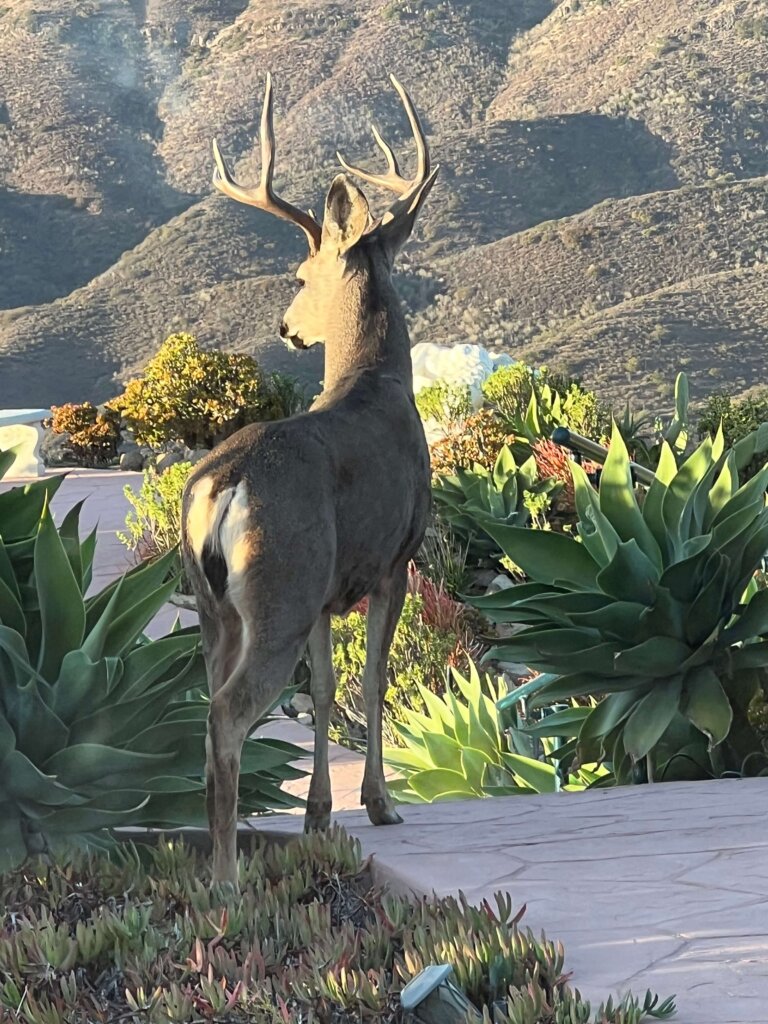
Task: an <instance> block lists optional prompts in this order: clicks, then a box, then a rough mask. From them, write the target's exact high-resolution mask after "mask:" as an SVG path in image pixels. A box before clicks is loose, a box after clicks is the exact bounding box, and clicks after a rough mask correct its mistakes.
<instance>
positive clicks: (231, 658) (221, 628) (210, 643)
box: [198, 601, 242, 834]
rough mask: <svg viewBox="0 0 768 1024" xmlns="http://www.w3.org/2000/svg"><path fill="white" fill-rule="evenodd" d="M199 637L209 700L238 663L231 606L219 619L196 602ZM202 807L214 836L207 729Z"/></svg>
mask: <svg viewBox="0 0 768 1024" xmlns="http://www.w3.org/2000/svg"><path fill="white" fill-rule="evenodd" d="M198 613H199V618H200V635H201V638H202V646H203V656H204V658H205V667H206V671H207V675H208V693H209V694H210V696H211V698H213V696H214V695H215V694H216V693H217V691H218V690H220V689H221V687H222V686H223V685H224V684H225V683H226V681H227V680H228V679H229V677H230V675H231V674H232V669H233V668H234V666H235V664H236V663H237V656H238V652H239V650H240V644H241V640H242V620H241V619H240V616H239V615H238V614H237V612H236V611H235V610H234V608H232V606H231V605H230V604H228V603H227V604H222V606H221V608H220V611H219V615H218V617H214V615H213V613H212V611H211V610H209V609H208V608H207V607H206V604H205V603H204V602H203V601H198ZM205 806H206V811H207V814H208V824H209V827H210V829H211V834H213V821H214V813H215V807H216V776H215V773H214V770H213V749H212V746H211V735H210V729H209V730H208V733H207V735H206V737H205Z"/></svg>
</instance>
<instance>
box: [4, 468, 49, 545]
mask: <svg viewBox="0 0 768 1024" xmlns="http://www.w3.org/2000/svg"><path fill="white" fill-rule="evenodd" d="M63 479H64V474H57V475H56V476H49V477H46V478H45V479H44V480H35V481H34V482H32V483H29V484H25V485H24V486H23V487H12V488H11V490H10V491H4V492H3V493H2V494H0V536H1V537H2V538H3V541H4V542H5V543H6V544H13V543H15V542H17V541H21V540H24V539H25V538H29V537H32V536H33V535H34V534H35V533H36V531H37V526H38V523H39V521H40V517H41V516H42V514H43V509H44V508H47V507H48V506H49V505H50V503H51V499H52V498H53V496H54V494H55V493H56V491H57V490H58V489H59V487H60V486H61V483H62V481H63Z"/></svg>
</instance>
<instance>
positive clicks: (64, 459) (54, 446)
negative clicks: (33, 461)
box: [40, 430, 77, 467]
mask: <svg viewBox="0 0 768 1024" xmlns="http://www.w3.org/2000/svg"><path fill="white" fill-rule="evenodd" d="M40 457H41V458H42V460H43V462H44V463H45V465H46V466H51V467H54V466H72V465H75V464H76V462H77V460H76V459H75V455H74V451H73V449H72V444H71V442H70V440H69V434H67V433H64V434H54V432H53V431H52V430H46V432H45V434H44V436H43V440H42V441H41V442H40Z"/></svg>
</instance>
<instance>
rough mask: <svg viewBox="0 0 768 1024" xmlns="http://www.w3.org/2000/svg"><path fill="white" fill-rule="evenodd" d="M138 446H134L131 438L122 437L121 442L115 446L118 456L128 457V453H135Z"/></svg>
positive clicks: (134, 443)
mask: <svg viewBox="0 0 768 1024" xmlns="http://www.w3.org/2000/svg"><path fill="white" fill-rule="evenodd" d="M138 450H139V446H138V445H137V444H136V442H135V441H134V439H133V438H132V437H124V438H123V440H122V441H121V442H120V444H118V446H117V454H118V455H128V454H129V452H137V451H138Z"/></svg>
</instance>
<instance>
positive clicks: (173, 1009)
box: [0, 830, 674, 1024]
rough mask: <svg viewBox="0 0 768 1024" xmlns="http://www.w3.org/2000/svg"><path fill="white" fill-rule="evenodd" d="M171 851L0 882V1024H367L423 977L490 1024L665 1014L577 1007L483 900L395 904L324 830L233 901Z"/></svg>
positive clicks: (529, 942)
mask: <svg viewBox="0 0 768 1024" xmlns="http://www.w3.org/2000/svg"><path fill="white" fill-rule="evenodd" d="M209 881H210V876H209V868H208V864H207V862H206V861H205V859H204V858H202V857H201V856H199V855H198V854H196V853H194V852H193V851H192V850H190V849H188V848H185V847H184V846H182V845H178V844H175V845H172V844H168V843H165V842H162V843H160V844H159V845H158V846H157V847H156V848H146V847H144V848H141V847H133V846H127V847H124V848H122V849H121V850H120V851H118V852H117V853H116V854H114V855H113V856H112V858H111V859H107V858H106V857H104V856H91V857H84V856H81V857H78V858H76V859H75V860H73V861H71V862H68V863H61V864H57V865H55V866H51V865H45V864H42V863H30V864H28V865H26V866H25V867H24V868H21V869H19V870H17V871H16V872H13V873H12V874H6V875H4V876H2V877H0V898H2V904H3V911H2V914H3V919H2V922H1V923H2V925H3V931H2V933H0V978H1V979H2V981H1V982H0V1006H2V1007H3V1008H4V1011H5V1012H4V1016H3V1019H4V1020H7V1021H9V1022H13V1024H52V1022H55V1024H59V1022H61V1024H64V1022H66V1024H107V1022H113V1021H116V1020H120V1021H128V1022H131V1024H140V1022H141V1024H146V1022H149V1024H168V1022H180V1024H181V1022H192V1021H204V1020H218V1021H227V1022H229V1024H239V1022H243V1024H245V1022H246V1021H247V1022H255V1024H310V1022H316V1024H320V1022H323V1021H329V1022H330V1021H332V1022H334V1024H347V1022H348V1024H353V1022H358V1021H360V1020H361V1019H364V1020H365V1019H370V1020H376V1021H379V1022H380V1024H396V1022H397V1024H399V1022H401V1021H404V1019H405V1017H404V1013H403V1011H402V1009H401V1007H400V999H399V993H400V991H401V990H402V988H403V986H404V984H405V983H406V982H407V981H408V980H409V979H410V978H412V977H413V976H415V975H417V974H418V973H419V972H420V971H421V970H423V968H424V967H425V966H427V965H429V964H432V963H450V964H451V965H452V966H453V968H454V977H455V980H456V982H457V984H458V985H459V987H460V988H461V989H462V990H463V991H464V992H465V993H466V995H467V996H468V997H469V999H470V1000H471V1001H472V1003H473V1004H474V1005H475V1006H476V1007H478V1008H479V1009H484V1011H485V1013H486V1016H485V1018H484V1019H485V1020H487V1021H493V1022H494V1024H591V1022H594V1024H639V1022H641V1021H643V1020H650V1019H657V1020H665V1019H667V1018H669V1017H670V1016H672V1015H673V1014H674V1003H673V1001H672V1000H671V999H666V1000H664V1001H661V1000H659V999H658V998H657V997H656V996H654V995H653V994H652V993H650V992H649V993H647V994H646V995H644V996H642V997H641V998H639V999H636V998H634V997H633V996H631V995H626V996H624V998H622V999H620V1000H617V1001H614V1000H611V999H609V1000H607V1001H606V1003H605V1004H604V1005H601V1006H599V1007H597V1006H595V1007H594V1008H592V1007H590V1006H589V1003H588V1002H586V1001H585V1000H584V999H582V997H581V996H580V995H579V994H578V992H577V991H576V990H575V989H574V988H573V987H572V986H571V983H570V979H569V976H568V974H567V964H566V959H565V953H564V950H563V949H562V947H561V946H560V945H559V944H557V943H554V942H551V941H549V940H547V939H546V938H544V937H543V936H534V934H533V933H532V932H531V931H529V930H528V929H527V928H525V926H524V923H523V913H524V911H523V910H521V909H519V908H517V907H515V906H514V905H513V902H512V899H511V898H510V897H509V896H507V895H504V894H502V893H499V894H498V895H497V896H496V897H495V899H494V900H493V901H490V902H489V901H484V902H483V903H482V904H481V905H479V906H472V905H471V904H470V903H469V902H468V901H467V900H465V899H463V898H458V899H455V898H450V897H449V898H443V899H437V898H432V899H424V900H408V899H405V898H403V897H401V896H397V895H395V894H394V893H391V892H388V891H386V890H385V889H381V888H380V887H379V886H376V885H374V883H373V881H372V879H371V875H370V871H369V866H368V864H367V862H364V861H363V859H362V856H361V851H360V846H359V844H358V843H356V842H354V841H352V840H350V839H349V838H347V836H346V835H345V834H344V833H343V832H342V831H338V830H334V831H331V832H329V833H327V834H324V835H321V834H315V835H312V836H309V837H303V838H300V839H297V840H295V841H293V842H291V843H289V844H288V845H287V846H281V845H265V844H264V843H263V842H257V843H256V844H254V845H253V846H252V848H251V849H250V850H249V851H248V852H247V853H245V854H244V855H242V856H241V859H240V862H239V884H240V887H241V890H242V892H241V894H240V893H239V894H237V895H234V894H233V893H232V892H231V891H225V890H221V891H216V890H214V891H211V890H210V889H209V887H208V886H209Z"/></svg>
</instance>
